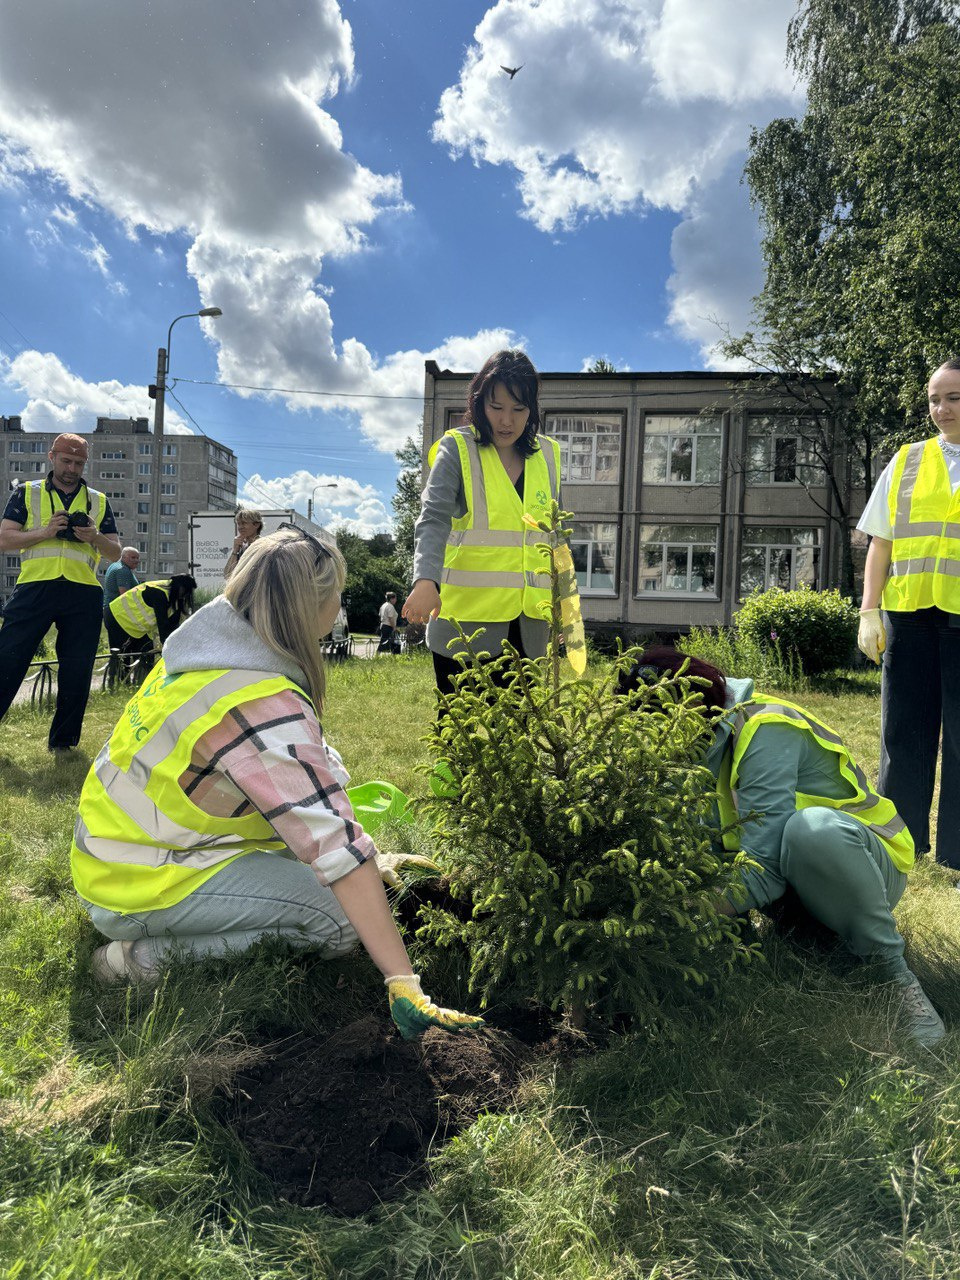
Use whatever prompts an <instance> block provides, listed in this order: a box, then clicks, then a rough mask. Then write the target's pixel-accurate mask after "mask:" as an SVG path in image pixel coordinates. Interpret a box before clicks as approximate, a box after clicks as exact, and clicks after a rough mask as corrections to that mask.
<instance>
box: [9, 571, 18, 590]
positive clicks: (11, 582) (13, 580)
mask: <svg viewBox="0 0 960 1280" xmlns="http://www.w3.org/2000/svg"><path fill="white" fill-rule="evenodd" d="M16 585H17V575H16V574H15V573H8V574H7V586H8V587H15V586H16Z"/></svg>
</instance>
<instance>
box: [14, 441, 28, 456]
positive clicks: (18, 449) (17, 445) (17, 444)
mask: <svg viewBox="0 0 960 1280" xmlns="http://www.w3.org/2000/svg"><path fill="white" fill-rule="evenodd" d="M10 452H11V453H26V449H25V448H24V447H23V441H22V440H11V441H10Z"/></svg>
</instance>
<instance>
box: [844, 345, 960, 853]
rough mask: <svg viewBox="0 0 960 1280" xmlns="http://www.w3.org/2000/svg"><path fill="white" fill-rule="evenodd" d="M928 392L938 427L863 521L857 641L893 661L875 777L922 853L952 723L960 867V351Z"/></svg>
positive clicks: (902, 459)
mask: <svg viewBox="0 0 960 1280" xmlns="http://www.w3.org/2000/svg"><path fill="white" fill-rule="evenodd" d="M927 400H928V405H929V410H930V417H931V418H932V420H933V423H934V426H936V427H937V428H938V431H939V435H936V436H931V437H930V438H929V439H928V440H920V441H917V442H916V443H914V444H907V445H904V446H903V448H901V449H899V450H898V451H897V454H896V456H895V457H894V458H893V460H892V461H891V462H890V464H889V465H888V466H887V467H886V469H885V470H884V471H883V473H882V475H881V476H880V479H879V480H878V482H877V485H876V488H875V489H874V491H873V493H872V494H871V496H870V500H869V501H868V503H867V505H866V508H865V510H864V513H863V515H862V516H861V518H860V522H859V523H858V525H857V528H858V529H860V530H861V531H862V532H864V533H868V534H870V535H871V541H870V547H869V549H868V551H867V564H866V569H865V571H864V579H863V602H862V604H861V606H860V633H859V636H858V644H859V646H860V649H861V651H862V652H863V653H864V654H865V655H866V656H867V657H868V658H869V659H870V660H871V662H877V663H879V662H880V661H881V657H882V661H883V688H882V695H881V697H882V716H881V721H880V735H881V737H880V778H879V782H878V784H877V785H878V786H879V788H880V790H881V791H882V792H883V794H884V795H887V796H889V797H890V799H891V800H893V802H894V803H895V804H896V806H897V808H898V809H899V810H900V812H901V813H902V814H903V817H904V819H905V821H906V823H907V826H908V827H909V828H910V832H911V834H912V836H913V839H914V842H915V844H916V847H917V852H918V853H921V854H923V853H926V852H928V850H929V849H930V808H931V805H932V804H933V791H934V782H935V779H936V773H937V754H938V747H939V746H940V740H941V729H942V742H943V751H942V759H941V766H940V804H939V809H938V814H937V861H938V862H940V863H943V864H944V865H945V866H947V867H951V868H952V869H954V870H957V871H960V360H948V361H947V362H946V364H942V365H941V366H940V368H939V369H937V370H936V371H935V372H934V373H933V375H932V377H931V378H930V382H929V384H928V386H927ZM881 607H882V608H883V610H884V612H885V613H886V615H887V616H886V627H884V623H883V620H882V619H881V616H880V609H881Z"/></svg>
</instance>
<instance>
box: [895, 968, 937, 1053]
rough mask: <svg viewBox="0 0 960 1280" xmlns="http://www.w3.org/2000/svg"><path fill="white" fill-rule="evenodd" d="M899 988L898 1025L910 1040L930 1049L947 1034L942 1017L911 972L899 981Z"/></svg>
mask: <svg viewBox="0 0 960 1280" xmlns="http://www.w3.org/2000/svg"><path fill="white" fill-rule="evenodd" d="M901 990H902V993H903V994H902V1000H903V1004H902V1007H901V1010H900V1025H901V1026H902V1027H903V1029H904V1031H906V1033H907V1035H908V1036H909V1037H910V1039H911V1040H914V1041H915V1042H916V1043H917V1044H920V1045H923V1047H924V1048H925V1049H932V1048H933V1046H934V1045H935V1044H939V1043H940V1041H941V1040H942V1039H943V1037H944V1036H945V1035H946V1034H947V1029H946V1027H945V1026H944V1025H943V1019H942V1018H941V1017H940V1015H939V1013H937V1011H936V1009H935V1008H934V1007H933V1005H932V1004H931V1003H930V997H929V996H928V995H927V993H926V992H925V991H924V989H923V987H921V985H920V983H919V981H918V980H917V979H916V978H915V977H914V976H913V974H912V973H911V974H910V975H909V977H908V978H906V980H905V981H903V982H902V983H901Z"/></svg>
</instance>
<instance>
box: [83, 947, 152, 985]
mask: <svg viewBox="0 0 960 1280" xmlns="http://www.w3.org/2000/svg"><path fill="white" fill-rule="evenodd" d="M90 972H91V973H92V974H93V976H94V978H96V980H97V981H98V982H104V983H106V982H120V981H121V980H122V979H123V978H127V979H129V981H130V982H139V983H141V984H142V985H143V986H148V987H155V986H156V985H157V982H158V980H159V976H160V975H159V973H158V972H157V970H156V969H148V968H146V967H145V966H144V965H142V964H137V962H136V960H134V958H133V942H132V941H127V942H108V943H106V945H105V946H102V947H97V949H96V951H94V953H93V955H92V956H91V957H90Z"/></svg>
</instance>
